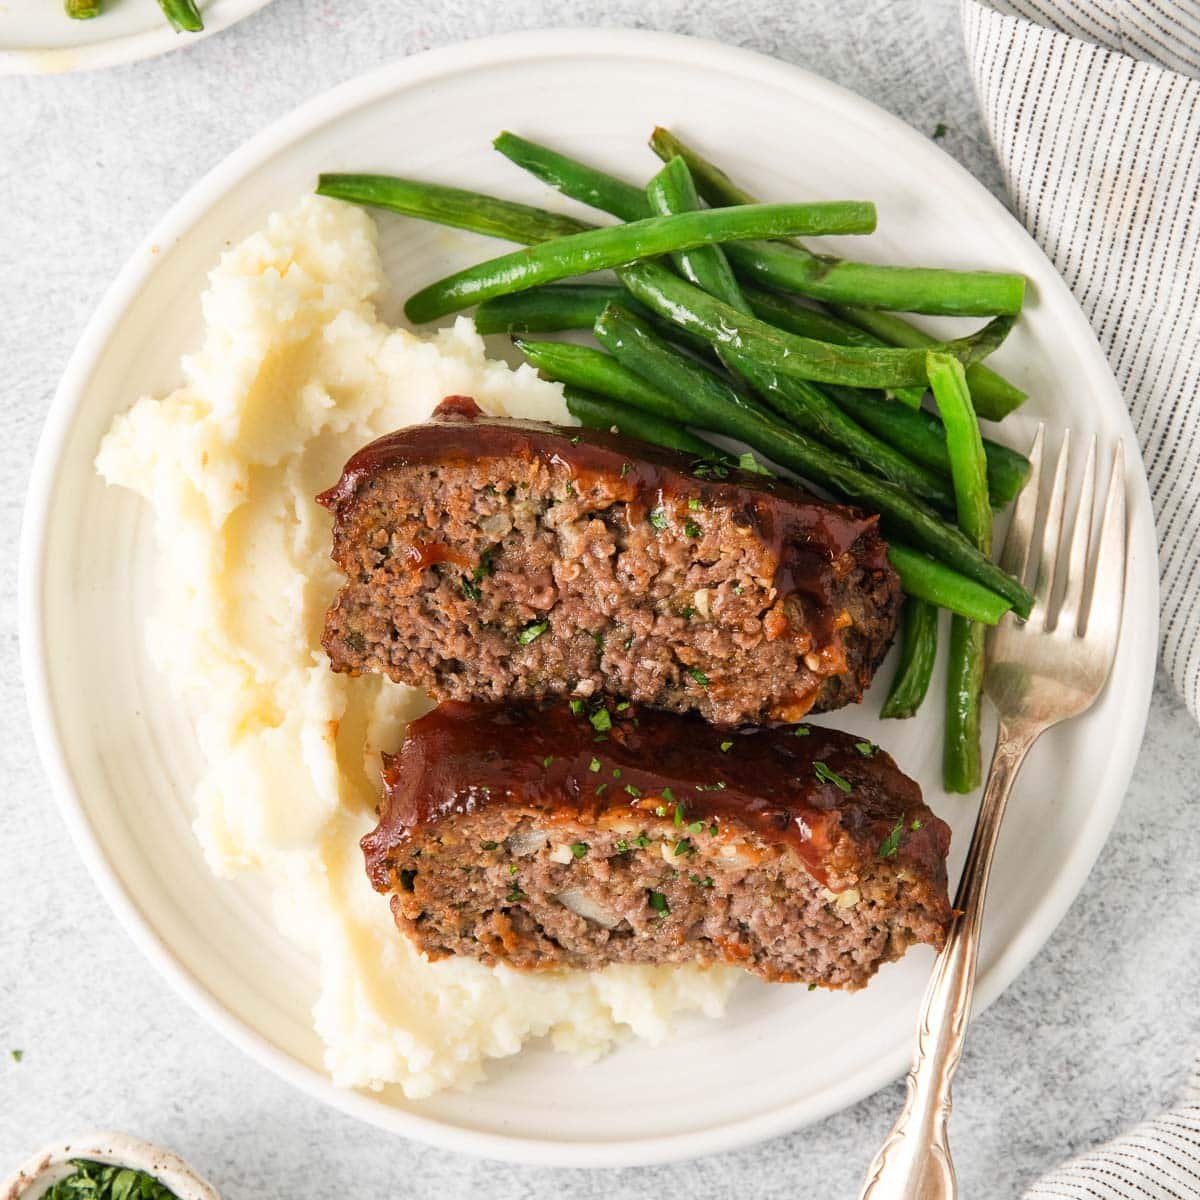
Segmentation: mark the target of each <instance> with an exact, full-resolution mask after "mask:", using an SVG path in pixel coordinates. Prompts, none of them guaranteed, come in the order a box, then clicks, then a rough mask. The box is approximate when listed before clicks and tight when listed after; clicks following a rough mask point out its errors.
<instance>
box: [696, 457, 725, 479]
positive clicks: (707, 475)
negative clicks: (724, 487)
mask: <svg viewBox="0 0 1200 1200" xmlns="http://www.w3.org/2000/svg"><path fill="white" fill-rule="evenodd" d="M691 470H692V474H693V475H695V476H696V478H697V479H728V478H729V468H728V467H727V466H726V465H725V464H724V463H723V462H721V461H720V460H719V459H713V458H698V459H696V461H695V462H693V463H692V467H691Z"/></svg>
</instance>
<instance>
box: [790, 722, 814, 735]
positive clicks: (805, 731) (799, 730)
mask: <svg viewBox="0 0 1200 1200" xmlns="http://www.w3.org/2000/svg"><path fill="white" fill-rule="evenodd" d="M810 733H812V730H811V729H809V727H808V726H807V725H797V726H796V728H795V729H793V730H792V737H808V735H809V734H810Z"/></svg>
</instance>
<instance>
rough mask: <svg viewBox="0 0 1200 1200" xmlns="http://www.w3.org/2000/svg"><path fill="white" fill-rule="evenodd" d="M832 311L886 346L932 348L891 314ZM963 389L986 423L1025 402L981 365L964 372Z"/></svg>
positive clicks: (931, 342)
mask: <svg viewBox="0 0 1200 1200" xmlns="http://www.w3.org/2000/svg"><path fill="white" fill-rule="evenodd" d="M833 310H834V312H836V313H837V314H838V316H840V317H843V318H844V319H845V320H847V321H849V322H851V323H852V324H854V325H857V326H858V327H859V328H860V329H864V330H866V331H867V332H868V333H873V334H874V335H875V336H876V337H877V338H880V339H881V340H882V341H883V342H884V343H885V344H886V345H889V346H904V347H907V348H908V349H912V350H921V349H932V348H933V347H934V342H935V341H936V339H935V338H934V337H933V335H932V334H928V333H926V332H925V331H924V330H923V329H918V328H917V327H916V326H915V325H912V324H910V323H909V322H908V321H906V320H904V318H903V317H898V316H896V315H895V313H885V312H878V311H876V310H872V309H869V308H854V307H847V306H845V305H837V304H835V305H834V306H833ZM967 386H968V387H969V388H970V389H971V402H972V404H974V406H975V411H976V413H977V414H978V415H979V416H981V417H985V418H986V419H987V420H989V421H1001V420H1003V419H1004V418H1005V417H1006V416H1008V414H1009V413H1010V412H1012V411H1013V409H1015V408H1020V406H1021V405H1022V404H1024V403H1025V401H1026V400H1027V399H1028V397H1027V396H1026V394H1025V393H1024V392H1023V391H1021V389H1020V388H1019V387H1016V386H1015V385H1014V384H1011V383H1009V381H1008V380H1007V379H1005V378H1004V376H1003V375H997V374H996V372H995V371H993V370H992V369H991V367H988V366H985V365H984V364H983V363H972V364H971V365H970V366H969V367H968V368H967Z"/></svg>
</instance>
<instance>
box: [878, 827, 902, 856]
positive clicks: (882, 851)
mask: <svg viewBox="0 0 1200 1200" xmlns="http://www.w3.org/2000/svg"><path fill="white" fill-rule="evenodd" d="M903 832H904V822H903V821H897V822H896V823H895V825H893V826H892V832H891V833H889V834H888V835H887V837H885V838H884V839H883V841H882V842H881V843H880V846H879V857H880V858H895V857H896V851H897V850H899V849H900V835H901V834H902V833H903Z"/></svg>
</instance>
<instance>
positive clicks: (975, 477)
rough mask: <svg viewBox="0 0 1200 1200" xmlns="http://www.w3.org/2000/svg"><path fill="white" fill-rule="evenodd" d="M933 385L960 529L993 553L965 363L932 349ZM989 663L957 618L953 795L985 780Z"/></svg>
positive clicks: (950, 701) (950, 729) (950, 700)
mask: <svg viewBox="0 0 1200 1200" xmlns="http://www.w3.org/2000/svg"><path fill="white" fill-rule="evenodd" d="M929 383H930V386H931V387H932V389H933V398H934V400H936V401H937V406H938V411H939V412H940V413H941V414H942V422H943V424H944V425H945V426H946V448H947V450H948V451H949V454H950V472H951V477H952V478H953V480H954V492H955V496H956V498H957V502H958V524H959V527H960V528H961V529H962V531H963V532H964V533H965V534H966V535H967V536H968V537H969V538H970V539H971V540H972V541H973V542H974V543H975V545H976V546H978V547H979V549H980V550H981V551H982V552H983V553H984V554H989V553H990V552H991V548H992V510H991V507H990V506H989V504H988V494H987V460H986V459H985V457H984V453H983V439H982V438H981V437H980V435H979V422H978V421H977V420H976V418H975V410H974V409H973V408H972V407H971V393H970V392H969V391H968V390H967V379H966V374H965V372H964V371H963V369H962V364H961V363H959V362H957V361H956V360H955V359H953V358H950V357H949V356H948V355H945V354H939V353H937V352H936V351H933V350H931V351H930V352H929ZM983 660H984V630H983V626H981V625H979V624H977V623H976V622H974V621H968V620H966V619H965V618H963V617H954V618H952V620H951V622H950V656H949V667H948V673H947V688H946V728H945V742H944V745H943V750H942V776H943V785H944V786H945V788H946V790H947V791H948V792H971V791H974V790H975V788H977V787H978V786H979V784H980V782H981V780H982V778H983V752H982V747H981V742H980V727H981V723H982V711H983Z"/></svg>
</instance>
